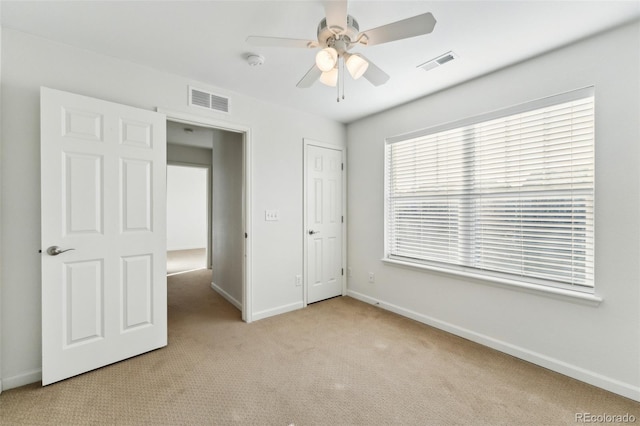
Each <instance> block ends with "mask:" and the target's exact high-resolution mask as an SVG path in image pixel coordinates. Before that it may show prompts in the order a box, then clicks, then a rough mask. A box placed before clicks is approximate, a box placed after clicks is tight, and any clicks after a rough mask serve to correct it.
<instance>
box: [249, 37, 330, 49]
mask: <svg viewBox="0 0 640 426" xmlns="http://www.w3.org/2000/svg"><path fill="white" fill-rule="evenodd" d="M247 43H249V44H252V45H254V46H267V47H302V48H309V49H312V48H315V47H318V42H317V41H313V40H301V39H297V38H282V37H261V36H249V37H247Z"/></svg>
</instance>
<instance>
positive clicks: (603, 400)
mask: <svg viewBox="0 0 640 426" xmlns="http://www.w3.org/2000/svg"><path fill="white" fill-rule="evenodd" d="M210 274H211V271H209V270H201V271H196V272H192V273H187V274H181V275H175V276H172V277H170V278H169V346H168V347H166V348H163V349H160V350H157V351H154V352H151V353H148V354H145V355H141V356H138V357H136V358H133V359H130V360H127V361H124V362H121V363H118V364H114V365H111V366H108V367H105V368H102V369H99V370H96V371H93V372H90V373H87V374H84V375H81V376H78V377H75V378H72V379H69V380H66V381H64V382H61V383H57V384H54V385H51V386H48V387H46V388H42V387H40V385H39V384H33V385H29V386H25V387H22V388H18V389H12V390H9V391H6V392H3V393H2V394H1V395H0V424H2V425H89V424H95V425H103V424H105V425H106V424H108V425H234V424H238V425H282V426H287V425H291V424H295V425H297V426H305V425H307V426H308V425H573V424H576V422H575V413H582V412H588V413H592V414H602V413H608V414H625V413H630V414H632V415H634V416H635V417H636V418H637V419H640V404H638V403H636V402H633V401H631V400H628V399H625V398H622V397H619V396H616V395H614V394H611V393H609V392H606V391H603V390H600V389H597V388H595V387H592V386H589V385H586V384H584V383H580V382H578V381H575V380H573V379H569V378H567V377H565V376H562V375H560V374H556V373H553V372H550V371H548V370H545V369H543V368H540V367H537V366H534V365H532V364H529V363H526V362H523V361H520V360H517V359H515V358H513V357H510V356H508V355H504V354H502V353H499V352H496V351H493V350H491V349H487V348H485V347H482V346H480V345H477V344H474V343H471V342H469V341H466V340H464V339H461V338H458V337H455V336H452V335H450V334H447V333H444V332H441V331H439V330H435V329H433V328H430V327H427V326H425V325H423V324H420V323H417V322H414V321H412V320H409V319H406V318H402V317H400V316H397V315H395V314H392V313H389V312H386V311H384V310H381V309H378V308H376V307H374V306H370V305H367V304H364V303H361V302H359V301H357V300H354V299H351V298H348V297H339V298H335V299H331V300H327V301H324V302H320V303H316V304H313V305H311V306H309V307H308V308H307V309H303V310H299V311H295V312H291V313H288V314H284V315H279V316H276V317H272V318H268V319H265V320H262V321H257V322H255V323H252V324H245V323H243V322H241V320H240V312H239V311H238V310H236V309H235V308H234V307H232V306H231V305H230V304H229V303H228V302H226V301H225V300H224V299H223V298H222V297H220V296H218V295H217V294H216V293H214V292H213V291H212V290H211V289H210V287H209V285H210V282H211V275H210ZM636 421H637V422H640V420H636Z"/></svg>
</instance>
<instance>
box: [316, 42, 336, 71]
mask: <svg viewBox="0 0 640 426" xmlns="http://www.w3.org/2000/svg"><path fill="white" fill-rule="evenodd" d="M336 62H338V51H337V50H336V49H334V48H333V47H327V48H324V49H322V50H321V51H319V52H318V53H317V54H316V65H317V66H318V68H320V70H321V71H322V72H328V71H331V70H332V69H333V67H335V66H336Z"/></svg>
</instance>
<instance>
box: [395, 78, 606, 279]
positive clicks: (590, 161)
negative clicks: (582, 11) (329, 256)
mask: <svg viewBox="0 0 640 426" xmlns="http://www.w3.org/2000/svg"><path fill="white" fill-rule="evenodd" d="M567 99H569V100H567ZM541 104H542V105H544V106H542V107H540V105H541ZM514 111H516V112H515V113H514ZM593 192H594V98H593V89H585V90H581V91H577V92H572V93H570V94H565V95H561V96H559V97H554V98H547V99H545V100H542V101H538V102H536V103H532V104H529V105H523V106H519V107H517V108H512V109H511V110H508V111H506V112H505V111H503V112H502V113H494V114H492V115H491V116H484V117H479V118H477V119H476V120H473V121H468V122H467V123H462V124H460V123H458V125H453V126H448V128H446V129H437V130H436V131H435V132H428V131H427V132H420V133H417V134H413V135H408V136H404V137H398V138H394V139H391V140H388V143H387V151H386V213H385V214H386V221H385V222H386V234H385V235H386V256H387V257H388V258H390V259H398V260H402V261H406V262H417V263H436V264H437V265H438V266H442V265H443V264H444V265H450V266H455V267H456V268H458V269H459V268H464V269H466V268H472V269H473V270H474V271H476V272H480V273H488V274H493V275H495V274H497V275H498V276H501V275H502V274H507V277H508V278H514V279H517V280H520V281H527V282H534V283H542V284H551V285H554V284H557V285H561V286H565V285H569V286H571V287H572V288H575V289H579V288H588V287H593V269H594V265H593V257H594V246H593V244H594V219H593V199H594V193H593ZM576 286H579V287H576Z"/></svg>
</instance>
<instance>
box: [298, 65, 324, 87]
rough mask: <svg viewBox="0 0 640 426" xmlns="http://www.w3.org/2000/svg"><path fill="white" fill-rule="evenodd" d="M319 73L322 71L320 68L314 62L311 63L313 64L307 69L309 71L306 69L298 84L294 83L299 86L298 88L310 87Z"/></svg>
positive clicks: (318, 76)
mask: <svg viewBox="0 0 640 426" xmlns="http://www.w3.org/2000/svg"><path fill="white" fill-rule="evenodd" d="M321 75H322V71H320V68H318V66H317V65H316V64H313V66H312V67H311V68H310V69H309V71H307V73H306V74H305V75H304V77H302V79H301V80H300V81H299V82H298V84H296V87H299V88H300V89H306V88H307V87H311V85H312V84H313V83H315V82H316V80H318V79H319V78H320V76H321Z"/></svg>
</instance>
